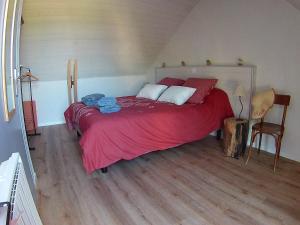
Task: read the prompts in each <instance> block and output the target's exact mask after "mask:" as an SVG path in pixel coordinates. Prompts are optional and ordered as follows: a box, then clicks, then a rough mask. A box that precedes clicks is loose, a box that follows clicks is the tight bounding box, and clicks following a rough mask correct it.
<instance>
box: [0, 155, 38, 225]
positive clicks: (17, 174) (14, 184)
mask: <svg viewBox="0 0 300 225" xmlns="http://www.w3.org/2000/svg"><path fill="white" fill-rule="evenodd" d="M4 224H6V225H8V224H10V225H42V222H41V219H40V217H39V214H38V212H37V209H36V206H35V203H34V200H33V197H32V195H31V192H30V189H29V185H28V182H27V179H26V175H25V172H24V167H23V164H22V160H21V158H20V156H19V154H18V153H13V154H12V156H11V157H10V158H9V159H8V160H7V161H5V162H3V163H1V164H0V225H4Z"/></svg>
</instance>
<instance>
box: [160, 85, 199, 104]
mask: <svg viewBox="0 0 300 225" xmlns="http://www.w3.org/2000/svg"><path fill="white" fill-rule="evenodd" d="M195 91H196V88H190V87H183V86H171V87H169V88H168V89H167V90H166V91H165V92H164V93H163V94H162V95H161V96H160V97H159V99H158V101H161V102H170V103H174V104H176V105H183V104H184V103H185V102H186V101H187V100H188V99H189V98H190V97H191V96H192V95H193V94H194V92H195Z"/></svg>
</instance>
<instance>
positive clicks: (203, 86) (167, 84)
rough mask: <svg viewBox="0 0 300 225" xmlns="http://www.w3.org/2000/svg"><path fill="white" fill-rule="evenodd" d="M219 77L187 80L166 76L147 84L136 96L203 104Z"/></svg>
mask: <svg viewBox="0 0 300 225" xmlns="http://www.w3.org/2000/svg"><path fill="white" fill-rule="evenodd" d="M217 81H218V80H217V79H203V78H189V79H187V80H186V81H184V80H182V79H177V78H170V77H166V78H164V79H162V80H161V81H160V82H158V84H146V85H145V86H144V87H143V88H142V89H141V90H140V92H139V93H138V94H137V96H136V97H142V98H148V99H152V100H157V101H162V102H170V103H174V104H176V105H183V104H184V103H186V102H188V103H193V104H201V103H203V102H204V98H205V97H206V96H207V95H209V93H210V91H211V90H212V89H213V88H214V87H215V85H216V83H217Z"/></svg>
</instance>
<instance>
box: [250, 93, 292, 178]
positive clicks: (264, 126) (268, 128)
mask: <svg viewBox="0 0 300 225" xmlns="http://www.w3.org/2000/svg"><path fill="white" fill-rule="evenodd" d="M290 99H291V96H290V95H277V94H275V101H274V104H276V105H281V106H284V109H283V114H282V120H281V124H274V123H268V122H264V118H262V119H261V121H260V122H259V123H256V124H254V125H253V126H252V133H251V142H250V147H249V153H248V158H247V161H246V165H247V163H248V161H249V159H250V157H251V154H252V145H253V142H254V141H255V138H256V136H257V135H258V134H259V143H258V153H260V147H261V139H262V135H263V134H268V135H271V136H273V137H274V138H275V147H276V153H275V157H274V167H273V170H274V172H275V170H276V166H277V163H278V160H279V156H280V148H281V140H282V137H283V133H284V124H285V118H286V112H287V107H288V106H289V104H290Z"/></svg>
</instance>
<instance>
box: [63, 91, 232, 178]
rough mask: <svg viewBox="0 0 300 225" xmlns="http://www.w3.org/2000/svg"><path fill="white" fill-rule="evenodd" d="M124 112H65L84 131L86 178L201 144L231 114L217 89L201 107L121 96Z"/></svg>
mask: <svg viewBox="0 0 300 225" xmlns="http://www.w3.org/2000/svg"><path fill="white" fill-rule="evenodd" d="M118 103H119V104H120V105H121V106H122V109H121V111H120V112H117V113H111V114H102V113H100V112H99V110H98V109H97V108H95V107H87V106H85V105H84V104H82V103H74V104H72V105H71V106H69V108H68V109H67V110H66V111H65V113H64V115H65V119H66V122H67V126H68V127H69V128H70V129H74V128H75V127H79V128H80V131H81V132H82V137H81V139H80V146H81V148H82V151H83V154H82V159H83V164H84V167H85V169H86V171H87V172H88V173H91V172H93V171H94V170H97V169H100V168H103V167H107V166H109V165H111V164H113V163H115V162H117V161H119V160H121V159H126V160H129V159H133V158H135V157H137V156H140V155H143V154H145V153H148V152H151V151H156V150H164V149H168V148H171V147H175V146H178V145H181V144H184V143H188V142H191V141H195V140H199V139H201V138H203V137H205V136H207V135H208V134H209V133H210V132H212V131H214V130H217V129H219V128H221V127H222V124H223V120H224V118H227V117H231V116H232V115H233V113H232V109H231V106H230V103H229V100H228V96H227V95H226V93H225V92H224V91H222V90H219V89H214V90H212V92H211V93H210V95H209V96H207V97H206V99H205V102H204V103H203V104H184V105H182V106H177V105H174V104H171V103H162V102H158V101H153V100H149V99H141V98H136V97H133V96H130V97H120V98H118Z"/></svg>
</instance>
